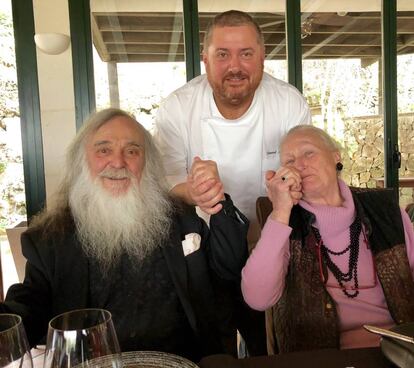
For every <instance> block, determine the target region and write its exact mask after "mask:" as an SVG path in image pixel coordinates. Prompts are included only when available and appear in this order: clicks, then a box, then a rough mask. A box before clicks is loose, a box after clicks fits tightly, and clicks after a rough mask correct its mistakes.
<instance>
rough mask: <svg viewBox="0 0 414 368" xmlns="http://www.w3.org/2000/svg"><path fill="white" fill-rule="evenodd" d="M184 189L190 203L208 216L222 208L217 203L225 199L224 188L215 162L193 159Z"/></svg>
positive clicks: (198, 158)
mask: <svg viewBox="0 0 414 368" xmlns="http://www.w3.org/2000/svg"><path fill="white" fill-rule="evenodd" d="M186 189H187V193H188V196H189V198H190V199H191V201H192V202H193V203H194V204H196V205H197V206H198V207H200V208H201V209H202V210H203V211H204V212H206V213H207V214H209V215H214V214H216V213H217V212H219V211H220V210H221V208H222V207H223V206H222V205H221V204H220V203H219V202H220V201H223V200H224V199H225V196H224V188H223V183H222V182H221V180H220V176H219V173H218V168H217V164H216V162H215V161H211V160H202V159H201V158H200V157H194V160H193V164H192V166H191V170H190V173H189V174H188V177H187V182H186Z"/></svg>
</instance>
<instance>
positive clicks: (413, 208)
mask: <svg viewBox="0 0 414 368" xmlns="http://www.w3.org/2000/svg"><path fill="white" fill-rule="evenodd" d="M405 211H406V212H407V213H408V217H409V218H410V220H411V222H412V223H413V224H414V203H409V204H407V207H405Z"/></svg>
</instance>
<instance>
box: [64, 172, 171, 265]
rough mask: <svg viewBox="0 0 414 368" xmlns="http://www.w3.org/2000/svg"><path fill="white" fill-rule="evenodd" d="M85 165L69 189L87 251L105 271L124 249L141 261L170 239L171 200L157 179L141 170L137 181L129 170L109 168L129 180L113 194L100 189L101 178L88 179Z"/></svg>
mask: <svg viewBox="0 0 414 368" xmlns="http://www.w3.org/2000/svg"><path fill="white" fill-rule="evenodd" d="M86 166H87V165H83V168H82V170H81V173H80V175H79V177H78V178H77V179H76V181H75V183H74V185H73V187H72V190H71V191H70V193H69V205H70V208H71V211H72V214H73V217H74V220H75V224H76V228H77V234H78V237H79V240H80V242H81V244H82V247H83V249H84V251H85V253H86V254H87V256H89V257H91V258H94V259H95V260H97V261H98V262H99V264H100V265H101V266H102V267H104V268H105V269H108V268H110V267H111V266H112V265H113V264H114V263H115V262H117V260H118V258H119V256H120V255H121V254H122V253H126V254H128V255H129V256H130V257H134V258H135V259H137V260H142V259H143V258H145V257H146V256H148V255H149V254H151V253H152V251H153V250H154V249H155V248H156V247H158V246H159V245H161V244H162V243H163V241H164V240H165V239H166V238H167V237H168V234H169V230H170V225H171V212H172V204H171V202H170V200H169V198H168V196H167V194H166V193H165V191H164V190H163V189H162V188H161V187H160V186H159V185H158V183H157V182H156V181H155V180H149V179H148V176H147V175H145V171H144V172H143V175H142V177H141V180H140V183H139V184H138V182H137V180H136V179H135V178H134V177H132V175H131V174H130V173H129V172H128V171H127V170H125V169H120V170H121V171H122V172H120V170H116V169H111V170H110V172H111V173H113V175H114V176H115V177H118V178H119V177H122V176H123V175H125V176H128V177H130V178H131V185H130V187H129V188H128V190H127V192H126V193H123V194H118V195H116V196H115V195H113V194H111V193H110V192H108V191H107V190H105V189H104V188H103V187H102V185H101V183H100V179H99V177H98V178H96V179H95V180H93V179H92V178H91V177H90V174H89V170H88V168H87V167H86ZM104 175H106V176H107V175H108V173H107V172H105V173H104Z"/></svg>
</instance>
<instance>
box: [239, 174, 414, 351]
mask: <svg viewBox="0 0 414 368" xmlns="http://www.w3.org/2000/svg"><path fill="white" fill-rule="evenodd" d="M340 189H341V193H342V196H343V198H344V199H345V201H344V203H343V206H342V207H330V206H322V205H310V204H309V203H306V202H304V201H301V202H300V206H302V207H303V208H305V209H306V210H308V211H309V212H312V213H313V214H315V216H316V223H315V224H314V225H315V226H316V227H317V228H318V229H319V232H320V234H321V237H322V239H323V242H324V244H325V245H326V246H327V247H328V248H329V249H331V250H333V251H336V252H337V251H340V250H343V249H345V248H346V247H347V246H348V244H349V226H350V225H351V223H352V222H353V220H354V216H355V207H354V202H353V200H352V194H351V191H350V190H349V188H348V187H347V186H346V184H345V183H344V182H342V181H340ZM401 215H402V220H403V225H404V232H405V243H406V245H407V253H408V260H409V263H410V267H411V271H412V272H413V277H414V231H413V225H412V223H411V221H410V219H409V217H408V215H407V214H406V213H405V211H401ZM291 230H292V229H291V228H290V227H289V226H287V225H284V224H281V223H279V222H276V221H273V220H271V219H270V218H269V219H268V220H267V222H266V224H265V226H264V228H263V230H262V234H261V238H260V240H259V242H258V243H257V245H256V247H255V248H254V250H253V252H252V254H251V255H250V257H249V259H248V260H247V263H246V265H245V267H244V268H243V270H242V283H241V286H242V291H243V296H244V299H245V301H246V303H247V304H248V305H250V306H251V307H252V308H254V309H257V310H265V309H267V308H269V307H271V306H273V305H274V304H275V303H276V302H277V301H278V300H279V298H280V296H281V295H282V292H283V289H284V286H285V276H286V272H287V269H288V265H289V258H290V254H289V235H290V233H291ZM363 239H364V238H363V233H362V232H361V236H360V251H359V258H358V282H359V287H360V292H359V295H358V296H357V297H356V298H352V299H351V298H348V297H346V296H345V295H344V293H343V292H342V291H341V289H340V288H338V287H336V286H337V285H338V283H337V281H336V279H335V277H334V276H333V275H332V273H331V272H330V271H328V273H329V278H328V283H327V290H328V292H329V293H330V295H331V296H332V298H333V299H334V301H335V303H336V308H337V312H338V316H339V326H340V331H341V341H340V344H341V348H357V347H368V346H377V345H379V337H377V336H376V335H373V334H371V333H369V332H367V331H365V329H363V327H362V325H363V324H371V325H375V326H380V327H384V328H389V327H391V326H392V325H393V324H394V322H393V320H392V318H391V316H390V314H389V312H388V308H387V305H386V302H385V297H384V293H383V291H382V288H381V285H380V283H379V281H378V278H377V276H376V275H374V271H373V260H372V255H371V251H370V250H369V249H368V248H367V247H366V246H365V243H364V241H363ZM331 257H332V259H333V260H334V262H335V263H336V264H337V265H338V267H339V268H340V269H341V270H342V271H343V272H347V271H348V259H349V252H346V253H345V254H344V255H342V256H331ZM351 284H352V285H353V282H352V281H351ZM330 285H331V286H330ZM292 308H294V306H292Z"/></svg>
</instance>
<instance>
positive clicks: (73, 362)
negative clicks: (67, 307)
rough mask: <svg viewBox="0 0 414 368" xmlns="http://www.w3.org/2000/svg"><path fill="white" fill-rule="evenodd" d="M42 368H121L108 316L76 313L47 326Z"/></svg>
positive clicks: (94, 312) (99, 312) (98, 311)
mask: <svg viewBox="0 0 414 368" xmlns="http://www.w3.org/2000/svg"><path fill="white" fill-rule="evenodd" d="M43 367H44V368H69V367H112V368H120V367H122V360H121V353H120V349H119V343H118V339H117V337H116V333H115V329H114V325H113V322H112V316H111V313H110V312H108V311H107V310H104V309H79V310H74V311H71V312H67V313H63V314H60V315H58V316H56V317H55V318H53V319H52V320H51V321H50V322H49V329H48V333H47V341H46V351H45V357H44V363H43Z"/></svg>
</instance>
